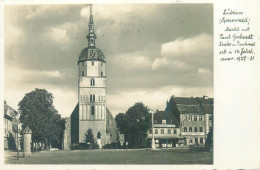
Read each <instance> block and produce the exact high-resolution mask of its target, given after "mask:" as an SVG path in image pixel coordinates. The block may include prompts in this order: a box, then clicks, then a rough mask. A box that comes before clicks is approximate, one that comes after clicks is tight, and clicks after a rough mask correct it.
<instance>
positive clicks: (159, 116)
mask: <svg viewBox="0 0 260 170" xmlns="http://www.w3.org/2000/svg"><path fill="white" fill-rule="evenodd" d="M154 120H155V122H154V123H155V124H158V123H159V124H162V120H166V124H174V125H176V126H179V122H178V120H177V118H176V117H175V116H174V114H173V113H172V112H171V111H157V112H156V113H155V115H154Z"/></svg>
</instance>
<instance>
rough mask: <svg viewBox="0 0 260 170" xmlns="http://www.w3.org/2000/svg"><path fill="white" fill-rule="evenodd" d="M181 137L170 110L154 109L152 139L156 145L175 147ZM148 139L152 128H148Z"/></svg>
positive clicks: (176, 122)
mask: <svg viewBox="0 0 260 170" xmlns="http://www.w3.org/2000/svg"><path fill="white" fill-rule="evenodd" d="M180 137H181V131H180V127H179V122H178V120H177V118H176V117H175V116H174V114H173V113H172V112H170V111H156V112H155V114H154V139H155V146H156V147H163V148H166V147H175V146H176V144H177V143H178V142H179V139H180ZM147 138H148V139H149V140H150V139H151V138H152V129H150V130H149V133H148V137H147Z"/></svg>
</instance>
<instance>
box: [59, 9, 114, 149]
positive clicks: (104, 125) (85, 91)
mask: <svg viewBox="0 0 260 170" xmlns="http://www.w3.org/2000/svg"><path fill="white" fill-rule="evenodd" d="M88 27H89V33H88V35H87V37H86V38H87V40H88V46H87V47H86V48H84V49H83V50H82V51H81V53H80V55H79V59H78V103H77V105H76V107H75V108H74V110H73V112H72V113H71V116H70V117H69V118H68V119H67V123H66V125H65V131H64V139H63V148H64V149H68V148H71V146H72V145H74V144H80V143H85V138H84V136H85V133H86V131H87V130H88V129H89V128H90V129H92V131H93V135H94V138H96V139H97V134H98V133H99V132H100V134H101V145H102V146H104V145H105V144H109V143H113V142H116V140H118V139H117V126H116V123H115V120H114V118H113V116H112V114H111V113H110V111H109V110H108V109H107V106H106V60H105V56H104V54H103V52H102V51H101V50H100V49H99V48H97V47H96V38H97V36H96V34H95V29H94V28H95V24H94V17H93V14H92V6H91V5H90V19H89V24H88Z"/></svg>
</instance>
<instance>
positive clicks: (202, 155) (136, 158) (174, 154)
mask: <svg viewBox="0 0 260 170" xmlns="http://www.w3.org/2000/svg"><path fill="white" fill-rule="evenodd" d="M21 155H22V154H21ZM5 163H6V164H213V153H212V152H190V151H189V149H163V150H155V151H152V150H147V149H138V150H136V149H135V150H80V151H64V150H60V151H43V152H37V153H34V154H32V156H31V157H30V158H21V159H20V160H16V158H15V157H14V156H13V157H11V158H10V159H5Z"/></svg>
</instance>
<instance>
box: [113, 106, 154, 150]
mask: <svg viewBox="0 0 260 170" xmlns="http://www.w3.org/2000/svg"><path fill="white" fill-rule="evenodd" d="M150 120H151V114H150V113H149V108H148V107H147V106H145V105H144V104H143V103H135V105H134V106H132V107H130V108H129V109H128V110H127V112H126V114H123V113H120V114H118V115H117V116H116V122H117V126H118V128H119V131H120V133H123V134H124V136H125V141H128V143H129V146H130V147H135V140H136V139H140V138H146V137H147V131H148V129H149V126H150Z"/></svg>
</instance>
